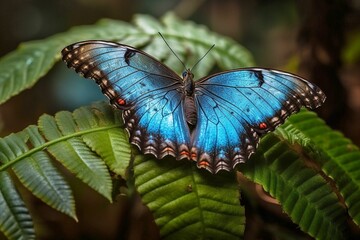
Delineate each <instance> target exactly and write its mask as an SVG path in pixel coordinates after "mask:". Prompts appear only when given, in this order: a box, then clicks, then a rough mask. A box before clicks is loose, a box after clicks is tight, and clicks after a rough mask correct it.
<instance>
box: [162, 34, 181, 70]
mask: <svg viewBox="0 0 360 240" xmlns="http://www.w3.org/2000/svg"><path fill="white" fill-rule="evenodd" d="M158 33H159V35H160V37H161V38H162V39H163V40H164V42H165V44H166V45H167V46H168V48H169V49H170V51H171V52H172V53H173V54H174V55H175V57H176V58H177V59H178V60H179V61H180V62H181V64H182V65H183V66H184V68H185V70H186V69H187V68H186V65H185V63H184V62H183V61H181V59H180V58H179V56H178V55H177V54H176V53H175V52H174V50H173V49H172V48H171V47H170V45H169V43H168V42H167V41H166V40H165V37H164V36H163V35H162V34H161V32H158Z"/></svg>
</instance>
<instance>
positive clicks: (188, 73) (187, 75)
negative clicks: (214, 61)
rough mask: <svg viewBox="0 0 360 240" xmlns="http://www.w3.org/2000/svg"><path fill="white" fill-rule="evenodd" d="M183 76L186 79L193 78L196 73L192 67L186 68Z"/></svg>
mask: <svg viewBox="0 0 360 240" xmlns="http://www.w3.org/2000/svg"><path fill="white" fill-rule="evenodd" d="M182 78H183V80H184V81H185V79H187V78H191V79H194V74H193V73H192V72H191V69H189V68H188V69H186V70H185V71H184V72H183V73H182Z"/></svg>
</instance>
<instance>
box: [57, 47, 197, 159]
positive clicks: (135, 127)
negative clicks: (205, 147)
mask: <svg viewBox="0 0 360 240" xmlns="http://www.w3.org/2000/svg"><path fill="white" fill-rule="evenodd" d="M62 55H63V60H64V61H65V62H66V64H67V65H68V67H70V68H73V69H75V71H76V72H78V73H80V74H81V75H83V76H84V77H87V78H92V79H94V80H95V81H96V82H97V83H98V84H99V86H100V87H101V89H102V91H103V93H104V94H105V95H106V96H107V97H109V99H110V102H111V103H112V104H113V105H114V106H115V107H117V108H119V109H122V110H124V112H123V118H124V122H125V126H126V129H127V131H128V132H129V135H130V141H131V143H133V144H135V145H137V146H138V147H139V148H140V149H141V150H142V151H143V152H144V153H151V154H153V155H155V156H156V157H158V158H162V157H164V156H166V155H172V156H175V157H177V158H178V159H181V158H189V144H190V132H189V129H188V127H187V125H186V121H185V117H184V112H183V108H184V106H183V105H182V99H183V96H182V94H181V92H180V91H178V90H179V89H180V88H181V87H182V82H181V81H182V80H181V78H180V77H179V76H178V75H177V74H176V73H174V72H173V71H172V70H170V69H169V68H167V67H166V66H165V65H163V64H162V63H160V62H158V61H157V60H155V59H154V58H152V57H151V56H149V55H148V54H146V53H144V52H142V51H140V50H137V49H134V48H132V47H130V46H126V45H122V44H117V43H113V42H105V41H85V42H80V43H76V44H73V45H70V46H68V47H66V48H64V50H63V51H62ZM180 129H181V130H180Z"/></svg>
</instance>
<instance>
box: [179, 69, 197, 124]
mask: <svg viewBox="0 0 360 240" xmlns="http://www.w3.org/2000/svg"><path fill="white" fill-rule="evenodd" d="M182 76H183V84H184V85H183V86H184V87H183V91H184V95H185V100H184V103H185V106H184V111H185V118H186V121H187V123H188V124H189V126H190V128H193V127H194V126H195V125H196V122H197V112H196V106H195V101H194V89H195V83H194V80H193V79H194V74H193V73H192V72H191V70H190V69H187V70H186V71H184V72H183V74H182Z"/></svg>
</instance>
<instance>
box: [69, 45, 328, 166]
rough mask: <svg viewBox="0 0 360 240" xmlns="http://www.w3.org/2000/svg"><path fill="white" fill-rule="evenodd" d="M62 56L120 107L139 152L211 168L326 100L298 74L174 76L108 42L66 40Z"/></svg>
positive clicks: (254, 71) (235, 158)
mask: <svg viewBox="0 0 360 240" xmlns="http://www.w3.org/2000/svg"><path fill="white" fill-rule="evenodd" d="M62 59H63V61H65V63H66V64H67V66H68V67H69V68H72V69H74V70H75V71H76V72H77V73H79V74H80V75H82V76H84V77H85V78H90V79H93V80H95V82H96V83H97V84H98V85H99V86H100V88H101V90H102V92H103V93H104V94H105V95H106V96H107V97H108V98H109V100H110V103H111V104H112V105H113V106H114V107H115V108H117V109H120V110H122V117H123V120H124V123H125V128H126V130H127V132H128V134H129V141H130V142H131V143H132V144H134V145H136V146H137V147H138V148H139V149H140V150H141V151H142V152H143V153H144V154H152V155H154V156H155V157H156V158H158V159H161V158H163V157H165V156H168V155H170V156H173V157H175V158H176V159H177V160H180V159H188V160H193V161H196V162H197V166H198V167H199V168H205V169H207V170H208V171H210V172H212V173H217V172H218V171H220V170H227V171H230V170H231V169H233V168H235V166H236V165H237V164H238V163H242V162H245V161H246V160H247V159H248V158H249V157H250V156H251V154H253V153H254V152H255V150H256V148H257V146H258V143H259V140H260V137H261V136H262V135H264V134H265V133H267V132H270V131H273V130H274V129H275V128H276V127H277V126H279V125H280V124H282V123H284V121H285V119H286V118H287V117H289V116H290V115H291V114H292V113H296V112H298V111H299V110H300V108H301V107H302V106H305V107H307V108H311V109H314V108H317V107H319V106H320V105H321V104H322V103H323V102H324V101H325V99H326V97H325V94H324V93H323V92H322V91H321V89H320V88H319V87H317V86H316V85H314V84H312V83H310V82H308V81H306V80H305V79H303V78H301V77H299V76H296V75H293V74H290V73H286V72H282V71H277V70H271V69H265V68H240V69H234V70H229V71H225V72H220V73H216V74H213V75H210V76H207V77H204V78H201V79H199V80H198V81H194V75H193V73H192V72H191V69H186V70H185V71H184V72H183V74H182V77H180V76H179V75H178V74H176V73H175V72H174V71H172V70H171V69H170V68H168V67H167V66H165V65H164V64H162V63H161V62H160V61H158V60H156V59H155V58H153V57H152V56H150V55H149V54H147V53H145V52H143V51H141V50H139V49H136V48H133V47H131V46H128V45H124V44H119V43H114V42H108V41H83V42H78V43H74V44H72V45H69V46H67V47H65V48H64V49H63V50H62Z"/></svg>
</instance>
